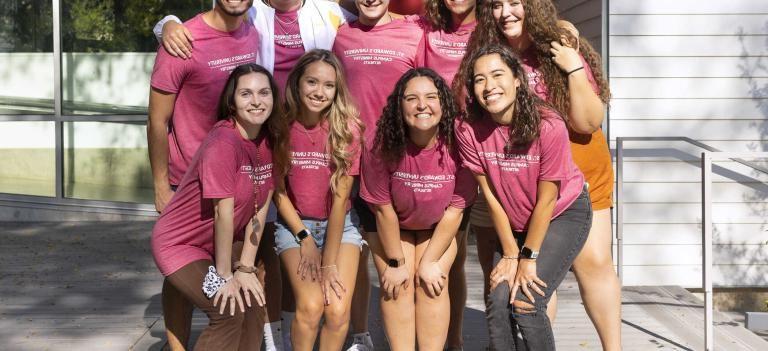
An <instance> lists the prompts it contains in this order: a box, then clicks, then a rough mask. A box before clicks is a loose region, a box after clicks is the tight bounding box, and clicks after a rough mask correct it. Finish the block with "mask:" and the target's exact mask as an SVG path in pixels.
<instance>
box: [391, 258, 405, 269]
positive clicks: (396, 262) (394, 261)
mask: <svg viewBox="0 0 768 351" xmlns="http://www.w3.org/2000/svg"><path fill="white" fill-rule="evenodd" d="M404 265H405V257H403V258H390V259H388V260H387V266H390V267H392V268H397V267H402V266H404Z"/></svg>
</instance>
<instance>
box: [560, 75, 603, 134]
mask: <svg viewBox="0 0 768 351" xmlns="http://www.w3.org/2000/svg"><path fill="white" fill-rule="evenodd" d="M568 93H569V94H570V99H569V102H570V107H569V109H568V120H569V124H570V126H571V128H572V129H573V130H574V131H576V132H577V133H580V134H592V133H594V132H595V131H597V130H598V128H600V125H601V124H602V123H603V116H604V114H605V104H604V103H603V102H602V101H601V100H600V97H599V96H598V95H597V94H595V91H594V90H592V85H591V84H590V83H589V80H588V79H587V73H586V71H585V70H584V69H582V70H578V71H576V72H573V73H571V74H570V75H569V76H568Z"/></svg>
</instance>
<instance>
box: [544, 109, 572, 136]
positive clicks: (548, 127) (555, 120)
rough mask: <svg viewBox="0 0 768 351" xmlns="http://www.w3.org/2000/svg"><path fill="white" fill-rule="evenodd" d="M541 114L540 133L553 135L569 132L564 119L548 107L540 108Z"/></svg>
mask: <svg viewBox="0 0 768 351" xmlns="http://www.w3.org/2000/svg"><path fill="white" fill-rule="evenodd" d="M539 113H540V114H541V123H540V124H539V125H540V128H541V129H540V133H541V134H542V135H543V134H546V133H552V132H560V131H561V130H562V131H566V132H567V131H568V127H567V126H566V125H565V121H564V120H563V117H561V116H560V114H559V113H557V111H555V110H554V109H551V108H548V107H540V108H539Z"/></svg>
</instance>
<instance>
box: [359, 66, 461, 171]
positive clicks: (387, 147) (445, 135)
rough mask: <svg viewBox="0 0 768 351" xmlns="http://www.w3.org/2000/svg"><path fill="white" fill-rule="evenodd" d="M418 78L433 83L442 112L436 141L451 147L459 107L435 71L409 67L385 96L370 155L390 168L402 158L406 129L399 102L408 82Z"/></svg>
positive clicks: (406, 136) (405, 142) (406, 139)
mask: <svg viewBox="0 0 768 351" xmlns="http://www.w3.org/2000/svg"><path fill="white" fill-rule="evenodd" d="M417 77H426V78H429V79H430V80H431V81H432V83H434V84H435V87H436V88H437V95H438V97H439V98H440V109H441V110H442V112H443V115H442V116H441V117H440V123H439V124H438V126H437V128H438V129H437V139H438V142H441V143H444V144H446V145H448V147H451V146H452V145H453V121H454V119H455V118H456V115H457V114H458V108H457V107H456V103H455V101H454V99H453V94H451V89H450V88H449V87H448V84H447V83H445V80H443V78H442V77H440V75H439V74H437V73H436V72H435V71H433V70H431V69H429V68H412V69H410V70H408V72H405V74H403V76H402V77H400V79H399V80H398V81H397V84H395V89H394V90H393V91H392V94H390V95H389V97H387V105H386V106H384V110H383V112H382V114H381V118H379V121H378V122H377V123H376V137H375V138H374V144H373V145H374V146H373V152H374V153H376V154H377V155H378V156H379V157H381V159H383V160H384V161H385V162H386V163H389V164H390V165H391V164H394V163H397V162H399V161H400V160H401V159H402V158H403V156H405V147H406V145H407V144H408V126H407V125H406V124H405V119H404V117H403V105H402V101H403V98H404V97H405V87H406V86H407V85H408V82H410V81H411V80H412V79H414V78H417Z"/></svg>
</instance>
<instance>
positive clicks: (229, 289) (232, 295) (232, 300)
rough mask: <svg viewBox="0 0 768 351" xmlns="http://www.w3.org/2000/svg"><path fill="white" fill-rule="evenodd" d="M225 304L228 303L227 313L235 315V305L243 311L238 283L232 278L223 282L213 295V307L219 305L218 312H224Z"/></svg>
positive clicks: (243, 306)
mask: <svg viewBox="0 0 768 351" xmlns="http://www.w3.org/2000/svg"><path fill="white" fill-rule="evenodd" d="M227 304H229V314H230V315H232V316H234V315H235V308H237V307H240V312H245V305H244V304H243V298H242V297H241V296H240V284H239V283H238V282H237V280H235V279H234V278H232V279H230V280H229V281H227V282H226V283H224V285H222V286H221V288H219V291H217V292H216V295H214V296H213V307H219V314H224V310H225V309H226V307H227Z"/></svg>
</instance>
